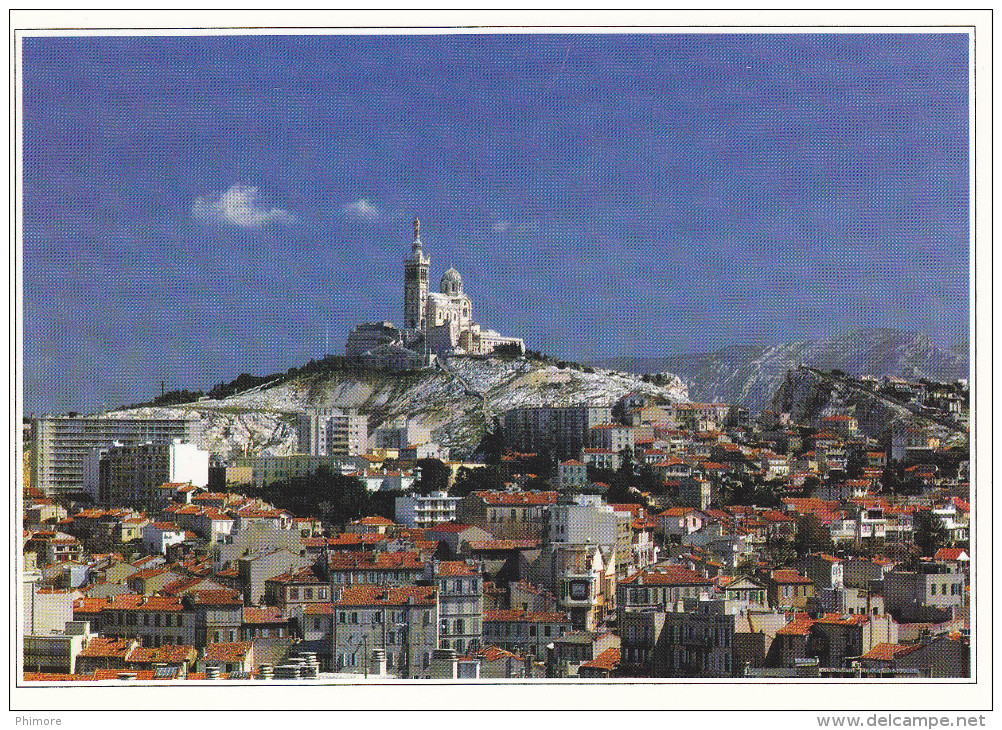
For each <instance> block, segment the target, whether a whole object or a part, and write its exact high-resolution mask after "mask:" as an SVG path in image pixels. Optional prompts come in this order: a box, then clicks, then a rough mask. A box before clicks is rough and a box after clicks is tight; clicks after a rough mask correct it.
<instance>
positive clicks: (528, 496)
mask: <svg viewBox="0 0 1002 730" xmlns="http://www.w3.org/2000/svg"><path fill="white" fill-rule="evenodd" d="M473 494H474V495H476V496H477V497H479V498H480V499H482V500H483V501H484V502H485V503H486V504H490V505H500V506H505V507H507V506H519V505H544V504H556V503H557V494H558V493H557V492H473Z"/></svg>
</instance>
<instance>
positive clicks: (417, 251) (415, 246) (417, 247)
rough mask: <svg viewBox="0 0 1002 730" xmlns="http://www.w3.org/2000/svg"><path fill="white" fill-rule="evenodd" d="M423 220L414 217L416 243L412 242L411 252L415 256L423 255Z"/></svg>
mask: <svg viewBox="0 0 1002 730" xmlns="http://www.w3.org/2000/svg"><path fill="white" fill-rule="evenodd" d="M421 253H422V251H421V221H420V220H419V219H418V218H416V217H415V218H414V243H412V244H411V254H413V255H414V258H420V257H421Z"/></svg>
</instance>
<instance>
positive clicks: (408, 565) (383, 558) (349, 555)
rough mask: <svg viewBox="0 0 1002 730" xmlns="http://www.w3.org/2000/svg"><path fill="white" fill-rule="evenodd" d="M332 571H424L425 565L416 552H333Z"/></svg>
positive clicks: (328, 558) (329, 561) (330, 556)
mask: <svg viewBox="0 0 1002 730" xmlns="http://www.w3.org/2000/svg"><path fill="white" fill-rule="evenodd" d="M327 565H328V566H329V568H330V570H331V571H339V570H401V569H404V570H408V569H409V570H422V569H423V568H424V563H423V562H421V557H420V556H419V555H418V554H417V553H416V552H410V551H408V552H399V553H370V552H332V553H328V554H327Z"/></svg>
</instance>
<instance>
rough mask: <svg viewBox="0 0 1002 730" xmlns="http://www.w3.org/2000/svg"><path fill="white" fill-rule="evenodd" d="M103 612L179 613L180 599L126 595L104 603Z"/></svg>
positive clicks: (175, 597) (174, 597)
mask: <svg viewBox="0 0 1002 730" xmlns="http://www.w3.org/2000/svg"><path fill="white" fill-rule="evenodd" d="M103 610H105V611H180V610H181V599H179V598H178V597H177V596H137V595H135V594H132V593H127V594H125V595H121V596H114V597H113V598H112V599H111V603H105V605H104V608H103Z"/></svg>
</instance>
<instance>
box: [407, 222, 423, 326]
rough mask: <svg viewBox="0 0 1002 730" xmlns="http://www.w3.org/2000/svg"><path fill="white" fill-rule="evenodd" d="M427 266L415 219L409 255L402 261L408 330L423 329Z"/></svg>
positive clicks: (419, 226)
mask: <svg viewBox="0 0 1002 730" xmlns="http://www.w3.org/2000/svg"><path fill="white" fill-rule="evenodd" d="M428 264H429V260H428V257H426V256H425V255H424V251H422V250H421V221H420V220H418V218H417V217H415V218H414V241H413V243H411V255H410V258H408V259H406V260H405V261H404V326H405V327H407V328H408V329H424V328H425V309H426V307H425V304H426V302H425V299H426V298H427V296H428Z"/></svg>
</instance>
